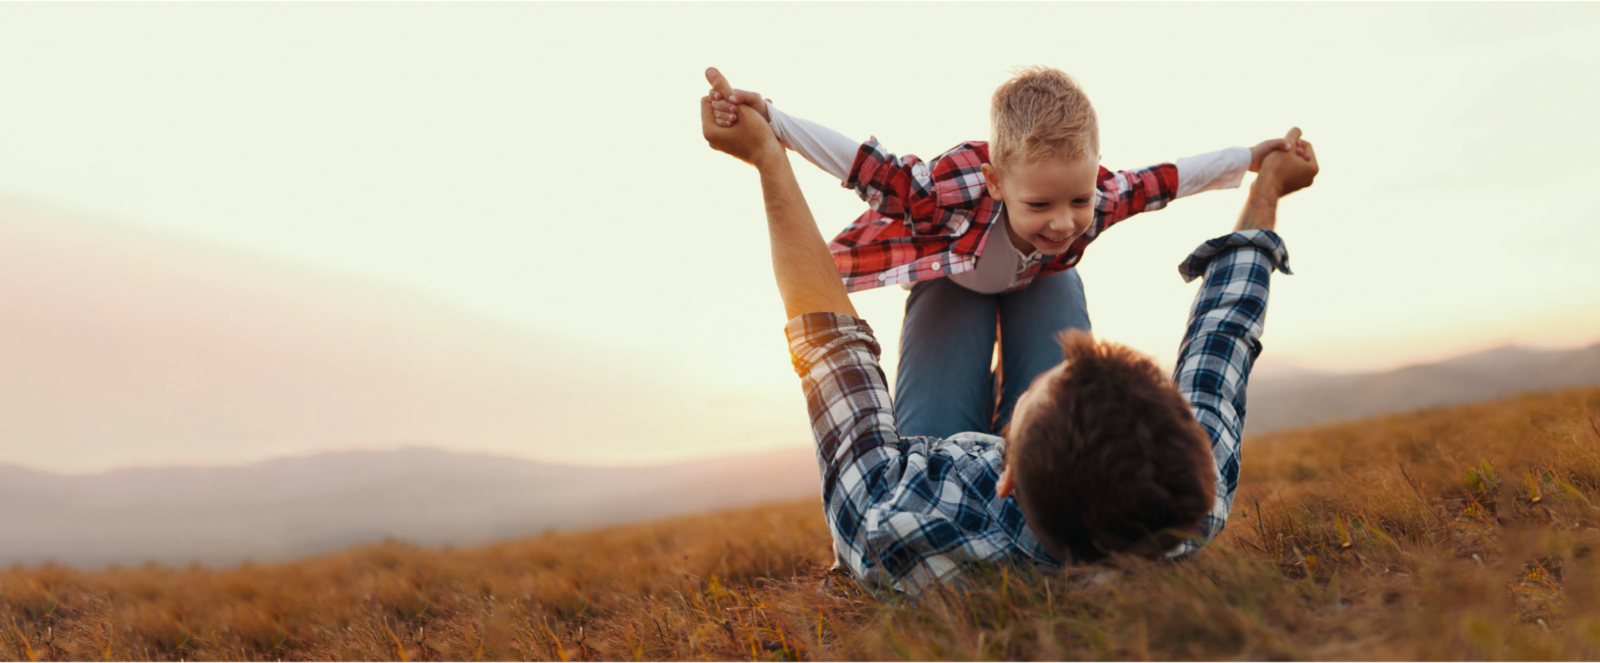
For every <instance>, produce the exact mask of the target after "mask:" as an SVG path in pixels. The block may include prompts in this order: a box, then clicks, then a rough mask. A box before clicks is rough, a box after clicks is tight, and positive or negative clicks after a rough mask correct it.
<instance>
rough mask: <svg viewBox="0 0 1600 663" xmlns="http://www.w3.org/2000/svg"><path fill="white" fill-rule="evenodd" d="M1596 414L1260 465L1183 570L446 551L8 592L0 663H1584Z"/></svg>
mask: <svg viewBox="0 0 1600 663" xmlns="http://www.w3.org/2000/svg"><path fill="white" fill-rule="evenodd" d="M1597 528H1600V389H1593V388H1590V389H1577V390H1569V391H1562V392H1553V393H1543V394H1532V395H1526V396H1521V397H1517V398H1512V399H1508V400H1504V401H1499V402H1494V403H1487V404H1481V405H1471V406H1466V407H1458V408H1452V409H1447V410H1436V411H1429V412H1421V413H1414V414H1406V415H1399V416H1390V417H1383V418H1377V419H1371V420H1366V421H1360V422H1353V423H1348V424H1341V425H1335V426H1326V427H1320V428H1315V429H1308V430H1302V431H1293V432H1286V433H1280V434H1274V435H1270V436H1263V437H1257V438H1251V439H1249V440H1247V441H1246V443H1245V451H1244V470H1243V476H1242V478H1241V484H1240V490H1239V497H1238V499H1237V500H1236V502H1235V507H1234V514H1233V517H1232V519H1230V521H1229V525H1228V529H1227V530H1226V531H1225V532H1224V533H1223V535H1222V536H1221V537H1220V538H1219V539H1218V540H1217V541H1216V542H1215V543H1214V544H1213V545H1211V546H1210V547H1208V548H1207V549H1206V550H1205V552H1203V553H1202V554H1201V555H1200V556H1199V557H1198V558H1197V559H1196V560H1195V561H1193V562H1190V563H1185V564H1172V563H1160V562H1141V561H1123V562H1120V563H1119V567H1120V571H1119V570H1108V568H1107V567H1096V568H1088V569H1076V570H1073V571H1071V572H1070V573H1067V574H1042V573H1038V572H1034V571H1030V570H1025V569H1018V568H1007V567H1000V568H994V569H989V570H986V571H985V575H983V576H982V577H979V578H976V579H975V581H974V582H972V583H970V584H967V585H965V586H954V587H944V588H940V589H938V590H936V591H934V592H931V593H929V594H927V595H924V596H923V597H921V598H920V599H916V600H911V599H906V598H902V597H895V596H874V595H872V594H870V593H867V592H865V591H863V590H862V589H861V588H859V587H858V586H857V585H856V584H855V583H854V582H853V581H852V580H850V579H849V578H847V577H842V576H837V575H833V574H830V573H829V572H828V562H829V561H830V554H829V539H828V533H827V530H826V527H825V525H824V524H823V522H822V516H821V506H820V504H819V503H817V502H816V501H806V502H802V503H794V504H781V505H774V506H769V507H763V508H756V509H746V510H740V511H733V512H727V513H719V514H712V515H705V516H696V517H690V518H681V519H677V520H671V521H665V522H658V523H650V524H644V525H637V526H631V527H623V528H616V529H608V530H603V531H594V532H583V533H572V534H551V535H546V536H542V537H538V538H532V539H525V540H519V541H510V542H504V543H500V544H496V545H491V546H486V547H481V548H473V549H459V550H451V549H446V550H431V549H421V548H417V547H413V546H409V545H405V544H402V543H384V544H378V545H371V546H365V547H361V548H356V549H352V550H348V551H345V552H342V553H338V554H334V555H328V556H324V557H318V558H314V559H307V560H303V561H298V562H292V563H285V564H273V565H255V566H252V565H246V566H243V567H239V568H232V569H223V570H212V569H205V568H198V567H194V568H185V569H171V568H164V567H158V566H147V567H141V568H122V569H111V570H105V571H79V570H73V569H68V568H63V567H55V566H44V567H29V568H20V567H19V568H13V569H10V570H8V571H3V572H0V658H9V659H19V660H27V659H36V660H61V659H77V660H88V659H112V660H117V659H135V660H145V659H154V660H177V659H222V660H232V659H252V660H274V659H283V660H291V659H390V660H478V659H561V660H596V659H605V660H619V659H647V660H648V659H704V658H710V659H761V660H808V659H1014V658H1024V659H1136V660H1143V659H1235V658H1245V659H1272V660H1289V659H1486V660H1497V659H1583V660H1596V659H1600V564H1597V558H1596V551H1597V549H1600V529H1597Z"/></svg>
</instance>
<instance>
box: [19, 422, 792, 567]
mask: <svg viewBox="0 0 1600 663" xmlns="http://www.w3.org/2000/svg"><path fill="white" fill-rule="evenodd" d="M816 463H817V461H816V454H815V452H813V451H811V450H810V449H805V448H799V449H790V450H782V451H775V452H769V453H765V454H758V455H746V456H734V457H729V458H722V459H717V460H710V461H698V462H690V463H676V464H670V465H656V466H647V467H588V466H574V465H558V464H551V463H540V462H535V461H530V460H526V459H521V458H510V457H504V456H491V455H482V454H463V453H454V452H449V451H441V450H437V449H421V448H412V449H399V450H393V451H352V452H340V453H327V454H316V455H312V456H302V457H291V458H279V459H275V460H271V461H266V462H262V463H255V464H251V465H245V466H240V467H163V468H129V469H120V470H113V471H110V472H104V473H100V474H94V475H84V476H71V475H55V474H46V473H42V472H33V471H29V470H26V469H23V468H19V467H15V466H7V465H0V529H3V531H4V532H5V536H4V540H3V542H0V565H6V564H15V563H24V564H38V563H42V562H46V561H52V562H57V563H61V564H67V565H71V566H77V567H104V566H106V565H108V564H122V565H137V564H143V563H145V562H147V561H154V562H159V563H164V564H168V565H172V566H183V565H187V564H190V563H200V564H206V565H211V566H231V565H234V564H238V563H241V562H245V561H251V562H268V561H282V560H286V559H292V558H296V557H305V556H308V555H313V554H321V553H327V552H332V551H335V550H339V549H342V548H346V547H349V546H351V545H356V544H360V543H372V542H376V541H381V540H383V539H386V538H392V539H397V540H402V541H407V542H411V543H415V544H419V545H444V544H454V545H476V544H483V543H488V542H490V541H495V540H500V539H507V538H515V537H521V536H529V535H533V534H539V533H542V532H546V531H550V530H571V529H582V528H593V527H597V526H602V525H612V524H617V523H626V522H639V521H645V520H653V519H658V518H664V517H667V516H675V515H681V514H685V513H694V512H700V511H707V510H713V509H718V508H729V507H732V506H746V505H750V504H757V503H763V502H772V501H777V500H790V499H796V498H801V497H810V496H815V495H819V494H820V493H821V490H822V488H821V480H820V479H819V478H818V476H817V470H816Z"/></svg>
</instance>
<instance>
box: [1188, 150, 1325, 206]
mask: <svg viewBox="0 0 1600 663" xmlns="http://www.w3.org/2000/svg"><path fill="white" fill-rule="evenodd" d="M1295 147H1296V146H1295V145H1294V144H1293V143H1292V142H1291V141H1290V140H1289V139H1287V138H1272V139H1268V140H1264V141H1261V142H1260V143H1257V144H1256V146H1255V147H1230V148H1227V149H1222V150H1217V151H1215V152H1207V153H1205V154H1199V155H1195V156H1192V157H1183V158H1181V159H1178V160H1177V161H1176V162H1174V163H1175V164H1177V166H1178V195H1177V197H1178V198H1183V197H1185V196H1192V195H1194V194H1197V193H1202V192H1206V191H1215V190H1217V189H1234V188H1238V186H1239V185H1240V184H1241V183H1243V182H1244V174H1245V173H1246V172H1251V173H1254V172H1259V171H1260V170H1261V160H1262V159H1264V158H1266V156H1267V155H1268V154H1271V153H1273V152H1286V151H1289V150H1290V149H1295ZM1299 154H1300V156H1301V157H1305V156H1306V153H1305V151H1304V150H1303V149H1300V150H1299Z"/></svg>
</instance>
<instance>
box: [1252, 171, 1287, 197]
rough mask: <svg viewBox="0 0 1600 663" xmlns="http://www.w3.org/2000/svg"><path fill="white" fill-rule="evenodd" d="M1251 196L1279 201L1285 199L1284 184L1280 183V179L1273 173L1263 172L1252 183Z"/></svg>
mask: <svg viewBox="0 0 1600 663" xmlns="http://www.w3.org/2000/svg"><path fill="white" fill-rule="evenodd" d="M1250 195H1251V196H1262V197H1266V198H1271V199H1272V200H1277V199H1279V198H1282V197H1283V183H1282V182H1280V181H1278V178H1276V177H1274V176H1273V175H1272V174H1271V173H1267V172H1263V173H1261V174H1260V175H1257V176H1256V180H1255V181H1254V182H1252V183H1250Z"/></svg>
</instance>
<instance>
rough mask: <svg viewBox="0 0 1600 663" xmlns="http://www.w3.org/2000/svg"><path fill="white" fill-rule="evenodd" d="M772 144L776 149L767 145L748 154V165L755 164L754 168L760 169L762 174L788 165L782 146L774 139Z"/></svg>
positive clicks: (787, 156)
mask: <svg viewBox="0 0 1600 663" xmlns="http://www.w3.org/2000/svg"><path fill="white" fill-rule="evenodd" d="M773 144H774V145H775V146H776V149H773V148H772V147H768V148H765V149H762V150H761V151H759V152H756V153H755V154H753V155H751V156H750V165H753V166H755V167H756V170H758V171H761V172H762V173H763V174H766V173H769V172H770V171H772V170H774V169H779V168H782V167H784V166H787V165H789V155H788V153H787V152H785V151H784V149H783V146H782V145H779V144H777V141H776V140H774V141H773Z"/></svg>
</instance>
